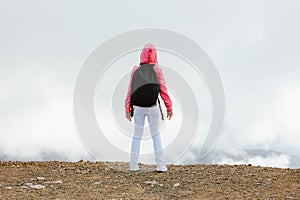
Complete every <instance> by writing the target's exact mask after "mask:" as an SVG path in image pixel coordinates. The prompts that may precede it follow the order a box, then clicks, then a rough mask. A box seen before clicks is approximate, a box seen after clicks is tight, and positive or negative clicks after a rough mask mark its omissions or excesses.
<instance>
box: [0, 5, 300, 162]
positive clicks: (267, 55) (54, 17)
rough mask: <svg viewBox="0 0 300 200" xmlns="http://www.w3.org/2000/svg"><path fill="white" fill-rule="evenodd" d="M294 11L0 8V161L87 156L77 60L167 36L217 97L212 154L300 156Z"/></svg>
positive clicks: (298, 31) (297, 17)
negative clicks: (222, 109) (181, 46)
mask: <svg viewBox="0 0 300 200" xmlns="http://www.w3.org/2000/svg"><path fill="white" fill-rule="evenodd" d="M299 10H300V2H299V1H298V0H244V1H238V0H235V1H233V0H227V1H222V0H212V1H158V0H157V1H156V0H154V1H138V0H135V1H96V0H95V1H71V0H70V1H61V0H60V1H58V0H52V1H38V0H28V1H21V0H19V1H18V0H12V1H4V0H0V25H1V26H0V28H1V31H0V36H1V37H0V91H1V96H0V155H1V154H3V155H8V156H11V157H15V158H20V159H36V158H37V157H38V156H39V152H41V151H54V152H58V153H60V152H64V153H66V154H68V156H69V157H70V159H77V158H80V157H81V156H86V155H87V153H86V151H85V150H84V148H83V147H82V145H81V143H80V140H79V137H78V135H77V133H76V130H75V125H74V121H73V113H72V112H73V111H72V103H73V100H72V95H73V89H74V84H75V81H76V77H77V75H78V72H79V70H80V67H81V66H82V64H83V62H84V61H85V59H86V58H87V57H88V56H89V54H90V53H91V52H92V51H93V50H94V49H95V48H97V47H98V46H99V45H100V44H101V43H103V42H104V41H106V40H108V39H110V38H111V37H112V36H114V35H116V34H119V33H122V32H125V31H129V30H133V29H137V28H144V27H154V28H162V29H169V30H174V31H177V32H179V33H182V34H184V35H186V36H188V37H189V38H191V39H193V40H194V41H195V42H197V43H198V44H199V45H200V46H201V47H202V48H203V49H204V50H205V51H206V52H207V54H208V55H209V56H210V58H211V59H212V60H213V62H214V63H215V66H216V68H217V70H218V71H219V73H220V76H221V78H222V80H223V84H224V87H225V95H226V121H225V126H224V132H223V134H222V136H221V138H220V140H219V142H218V144H217V148H218V149H223V150H225V149H226V150H232V151H234V149H269V150H277V151H280V152H283V153H289V154H294V155H300V145H299V141H300V125H299V119H300V104H299V102H300V79H299V77H300V56H299V53H300V38H299V35H300V26H299V24H300V23H299V22H300V12H299Z"/></svg>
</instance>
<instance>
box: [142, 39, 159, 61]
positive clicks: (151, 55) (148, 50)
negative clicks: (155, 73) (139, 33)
mask: <svg viewBox="0 0 300 200" xmlns="http://www.w3.org/2000/svg"><path fill="white" fill-rule="evenodd" d="M145 63H148V64H157V54H156V49H155V46H154V45H153V44H151V43H149V44H146V45H145V46H144V48H143V50H142V52H141V55H140V64H145Z"/></svg>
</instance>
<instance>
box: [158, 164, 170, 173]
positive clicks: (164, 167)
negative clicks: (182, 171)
mask: <svg viewBox="0 0 300 200" xmlns="http://www.w3.org/2000/svg"><path fill="white" fill-rule="evenodd" d="M156 171H157V172H159V173H160V172H166V171H168V168H167V167H166V166H165V165H164V166H160V167H157V168H156Z"/></svg>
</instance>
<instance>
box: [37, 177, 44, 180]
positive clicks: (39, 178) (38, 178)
mask: <svg viewBox="0 0 300 200" xmlns="http://www.w3.org/2000/svg"><path fill="white" fill-rule="evenodd" d="M36 179H37V180H38V181H43V180H45V177H37V178H36Z"/></svg>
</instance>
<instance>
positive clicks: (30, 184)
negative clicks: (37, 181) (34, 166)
mask: <svg viewBox="0 0 300 200" xmlns="http://www.w3.org/2000/svg"><path fill="white" fill-rule="evenodd" d="M24 185H25V186H32V183H24Z"/></svg>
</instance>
